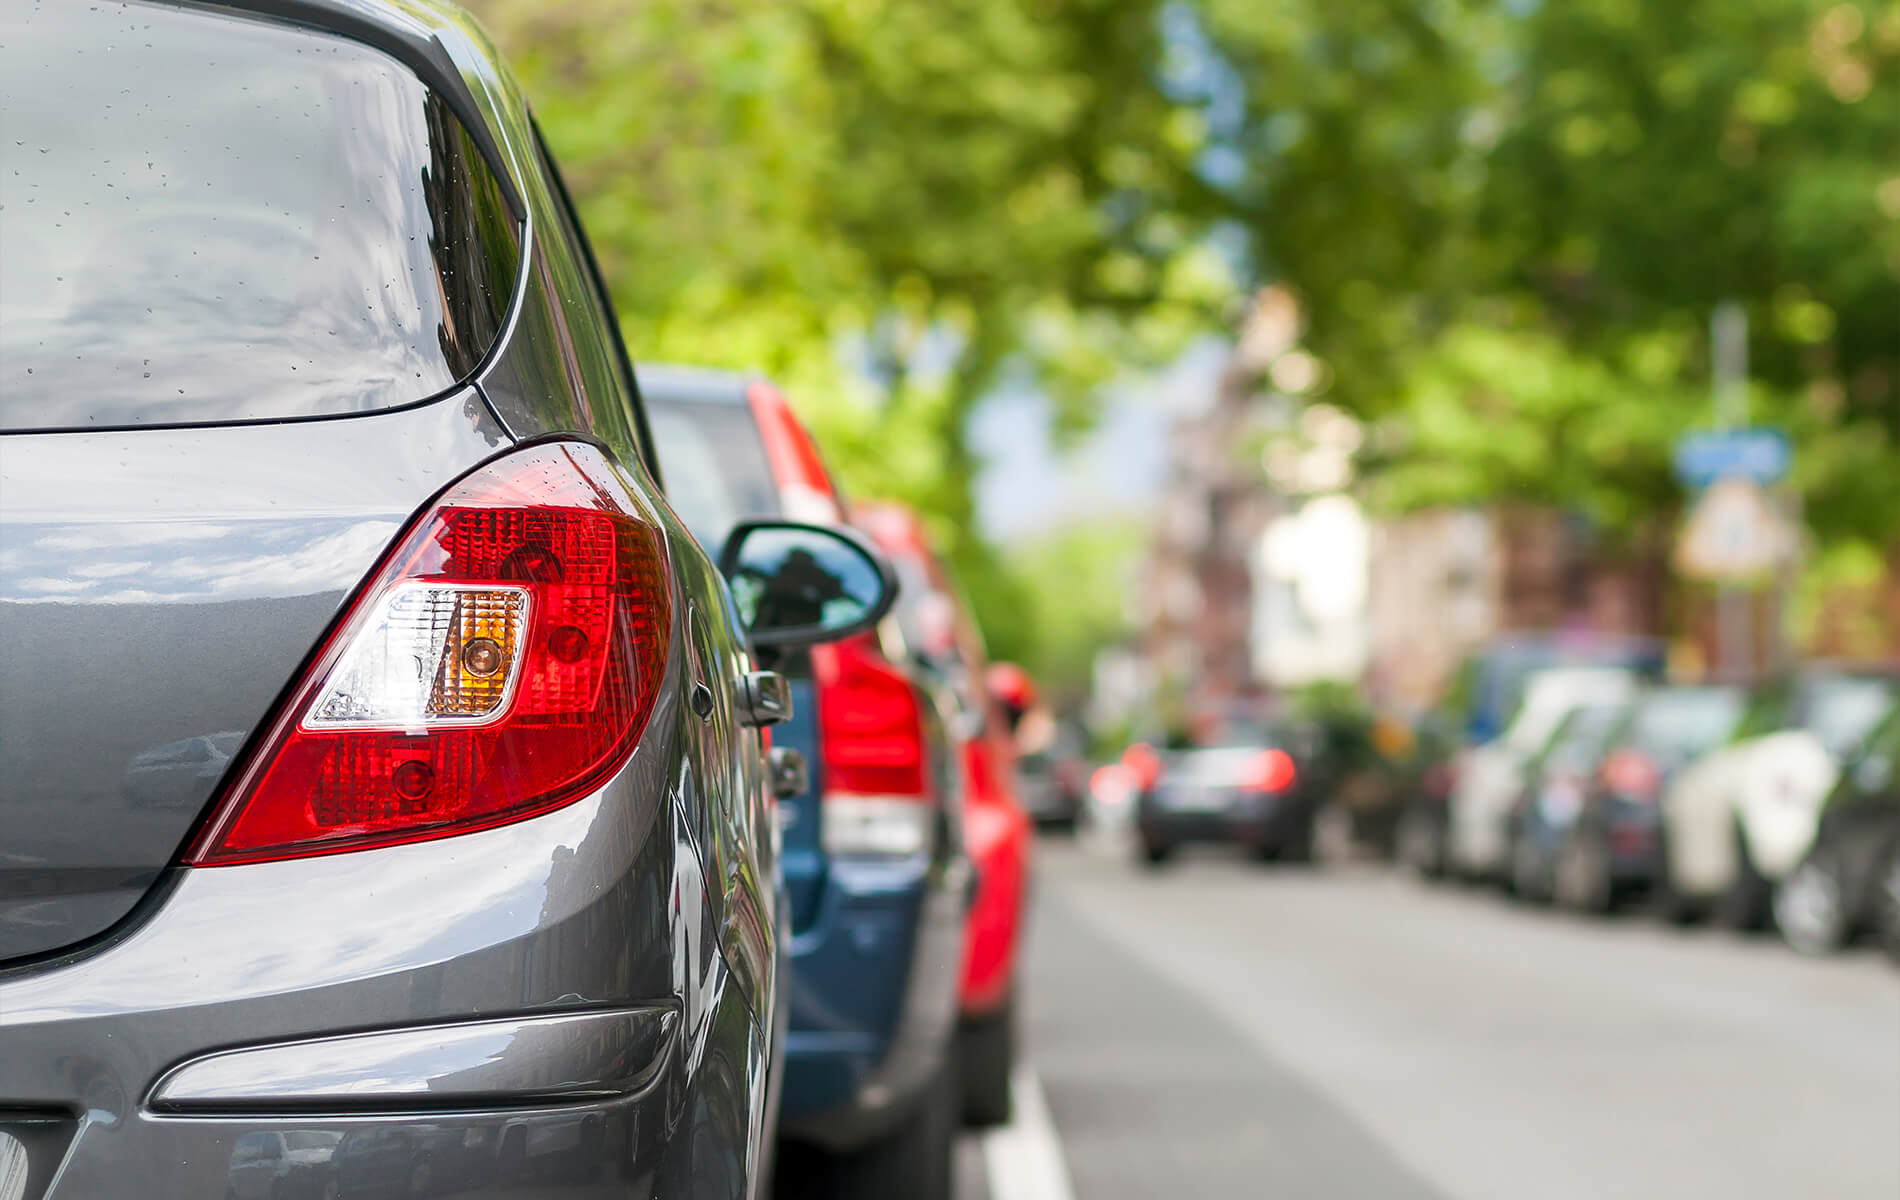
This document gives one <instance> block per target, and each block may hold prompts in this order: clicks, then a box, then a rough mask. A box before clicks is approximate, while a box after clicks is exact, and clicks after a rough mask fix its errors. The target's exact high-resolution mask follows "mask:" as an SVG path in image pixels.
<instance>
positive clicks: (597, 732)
mask: <svg viewBox="0 0 1900 1200" xmlns="http://www.w3.org/2000/svg"><path fill="white" fill-rule="evenodd" d="M671 632H672V587H671V583H670V580H669V578H668V573H667V566H666V557H665V551H664V547H663V545H662V542H661V537H660V534H659V531H658V528H657V527H656V526H655V525H654V523H653V522H652V520H651V517H650V515H649V514H648V513H647V511H646V510H645V508H644V506H642V505H641V504H640V502H639V501H638V500H637V499H636V498H635V497H634V496H633V494H632V493H631V492H629V491H628V490H627V488H626V487H625V486H624V485H623V484H622V483H621V481H620V479H619V477H618V476H617V475H616V474H615V473H614V470H613V468H612V466H611V465H610V464H609V463H608V462H607V460H606V459H605V457H604V456H602V455H601V453H600V452H599V451H598V450H596V449H594V448H593V447H591V446H587V445H584V444H579V443H554V444H546V445H540V446H533V447H530V448H528V449H525V450H521V451H519V452H517V453H514V454H511V455H508V456H507V457H505V458H502V459H500V460H498V461H496V462H494V463H492V464H490V465H489V466H487V467H484V468H482V469H481V470H479V471H477V472H476V473H475V474H473V475H471V476H469V477H468V478H466V479H464V480H463V481H462V482H460V483H458V484H456V485H455V486H454V487H452V488H450V489H449V491H448V493H447V494H446V495H444V496H443V497H442V498H441V499H440V500H438V501H437V502H436V503H435V504H434V505H433V506H432V507H431V508H430V509H429V510H428V511H427V512H426V513H424V514H423V516H422V517H421V518H419V519H418V520H417V522H416V523H415V524H414V525H413V526H412V527H411V528H410V530H409V531H408V533H407V534H405V535H404V537H403V538H402V540H401V541H400V542H399V543H398V544H397V548H396V550H395V551H394V552H393V553H392V554H391V555H389V557H388V558H387V559H386V561H385V564H384V566H383V567H382V569H381V571H380V573H379V574H378V575H377V576H376V577H375V578H374V579H373V580H372V581H371V583H370V585H369V586H368V587H367V588H366V589H365V590H364V591H363V592H362V594H361V595H359V596H358V597H357V599H356V600H355V602H354V603H353V604H352V605H351V606H350V609H349V610H348V612H347V613H346V615H345V617H344V619H343V621H342V622H341V624H340V625H339V626H338V627H337V629H336V632H335V633H334V634H333V635H332V636H331V638H330V640H329V641H328V642H327V643H326V644H325V646H324V648H323V650H322V651H321V652H320V653H319V654H318V656H317V659H316V662H315V663H314V665H313V666H312V668H311V670H310V672H309V673H308V675H307V676H306V678H305V679H304V681H303V683H302V684H301V686H300V687H299V688H298V689H297V690H296V692H295V693H294V694H293V696H292V699H291V701H290V703H289V704H288V706H287V707H286V708H285V709H284V711H283V712H282V713H281V714H280V715H279V716H278V718H277V721H276V724H275V725H274V726H273V727H272V729H271V732H270V735H269V736H268V737H267V738H266V739H265V740H264V741H263V742H262V743H261V744H260V745H259V746H258V747H257V749H256V751H255V752H254V753H253V754H252V755H251V757H250V759H249V760H248V762H247V764H246V766H245V768H244V770H243V771H242V772H241V773H240V774H239V776H238V777H237V783H236V785H235V787H234V788H233V789H232V791H231V792H230V794H229V796H228V798H227V799H226V801H225V803H224V806H223V809H222V811H221V812H220V813H219V815H218V818H217V819H216V820H215V821H214V822H213V823H212V824H211V826H210V827H209V828H208V829H207V830H206V831H205V833H204V835H203V836H202V837H201V838H200V839H199V841H198V843H197V845H196V847H195V849H194V851H193V854H192V861H194V862H196V863H199V864H202V865H212V864H221V863H238V862H256V861H261V860H266V859H279V858H294V857H300V856H304V855H310V854H325V853H331V852H335V851H340V850H353V849H360V848H363V847H367V846H374V845H388V844H392V843H396V842H408V841H417V840H421V839H425V838H434V837H443V836H447V835H449V834H455V833H464V832H468V831H471V830H474V829H479V828H485V827H488V826H492V825H499V824H502V823H505V822H508V821H514V820H520V819H522V818H524V817H528V816H533V815H535V814H537V813H541V812H546V811H548V810H549V809H553V808H558V807H559V806H561V805H563V804H566V803H569V802H571V801H573V800H576V799H579V798H580V797H581V796H584V795H586V794H587V793H588V792H590V791H591V790H593V789H594V788H595V787H597V786H598V785H599V784H600V783H602V782H604V781H605V780H606V779H607V777H608V776H610V775H611V774H612V773H613V772H614V771H616V770H618V769H619V768H620V767H621V765H622V764H624V763H625V762H626V760H627V757H628V756H629V755H630V754H631V753H632V751H633V746H634V743H635V742H636V741H637V740H638V738H639V736H640V733H641V731H642V730H643V729H644V728H645V727H646V722H647V718H648V717H649V716H650V715H651V713H652V711H653V703H654V697H655V693H656V692H657V690H658V687H659V684H660V679H661V675H662V673H663V672H664V670H665V664H666V655H667V650H668V646H669V642H670V638H671Z"/></svg>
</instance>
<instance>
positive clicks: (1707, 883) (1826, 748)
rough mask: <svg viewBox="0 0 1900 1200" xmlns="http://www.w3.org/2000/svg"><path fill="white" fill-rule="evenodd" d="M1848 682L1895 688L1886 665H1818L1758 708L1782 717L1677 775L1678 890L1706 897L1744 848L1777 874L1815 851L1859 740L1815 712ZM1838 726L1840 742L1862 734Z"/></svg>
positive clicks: (1672, 798)
mask: <svg viewBox="0 0 1900 1200" xmlns="http://www.w3.org/2000/svg"><path fill="white" fill-rule="evenodd" d="M1841 682H1846V683H1847V684H1848V685H1849V686H1856V685H1859V684H1861V683H1865V684H1867V685H1869V686H1870V687H1871V688H1873V689H1875V690H1878V689H1879V688H1881V687H1883V686H1884V687H1886V688H1888V690H1889V691H1891V689H1892V684H1891V677H1890V676H1888V675H1886V674H1884V673H1867V674H1865V675H1859V674H1855V673H1852V672H1841V671H1836V670H1834V669H1832V668H1821V669H1817V670H1816V671H1814V672H1812V673H1810V674H1809V675H1807V676H1805V677H1803V678H1801V679H1800V680H1798V681H1796V682H1795V683H1794V684H1793V686H1792V687H1787V688H1784V689H1783V690H1784V692H1785V695H1783V696H1781V697H1779V698H1771V699H1770V703H1772V704H1777V705H1779V710H1778V711H1776V712H1774V713H1771V714H1770V715H1768V716H1767V717H1756V718H1754V719H1755V720H1756V721H1757V722H1758V723H1759V722H1761V721H1763V720H1766V721H1769V722H1772V723H1776V724H1779V725H1781V726H1782V727H1780V728H1776V729H1773V730H1772V731H1769V732H1760V733H1755V734H1754V735H1753V736H1743V737H1741V738H1740V740H1738V741H1735V742H1734V743H1732V744H1730V745H1727V746H1723V747H1721V748H1719V749H1716V750H1713V751H1711V752H1710V753H1709V754H1708V755H1706V756H1704V757H1703V758H1702V759H1701V760H1699V761H1698V762H1696V763H1693V764H1691V765H1690V766H1689V767H1688V768H1686V769H1685V770H1684V771H1683V772H1682V774H1681V776H1680V777H1679V778H1677V779H1676V780H1675V781H1673V783H1672V785H1671V787H1670V788H1669V790H1668V791H1667V793H1666V794H1665V796H1664V799H1663V806H1662V812H1663V823H1664V829H1665V839H1666V842H1667V847H1668V855H1669V859H1668V869H1669V875H1670V885H1671V887H1673V888H1674V889H1675V890H1676V891H1677V892H1679V893H1681V894H1682V895H1684V896H1687V897H1692V898H1698V899H1709V898H1712V897H1714V896H1717V895H1720V894H1721V893H1723V892H1724V891H1726V890H1727V889H1728V888H1729V887H1731V886H1732V885H1733V884H1734V882H1735V880H1736V878H1737V876H1738V874H1739V873H1740V871H1741V862H1740V857H1739V855H1740V852H1741V850H1742V849H1743V848H1745V849H1746V851H1747V853H1748V856H1749V863H1750V865H1751V866H1752V867H1753V868H1754V869H1755V870H1756V871H1757V872H1759V873H1760V874H1761V876H1763V877H1764V878H1766V879H1769V880H1776V879H1780V878H1782V877H1783V876H1785V875H1786V874H1787V873H1788V872H1789V871H1791V870H1792V869H1793V868H1794V867H1795V865H1796V864H1797V863H1799V862H1800V861H1801V859H1802V858H1803V857H1804V856H1805V855H1806V854H1807V852H1808V850H1809V849H1810V847H1812V846H1813V844H1814V839H1815V834H1816V831H1817V829H1818V827H1819V822H1820V819H1821V812H1822V808H1823V805H1824V804H1825V802H1826V800H1827V798H1828V796H1829V794H1830V793H1831V792H1832V791H1833V789H1834V787H1835V784H1836V783H1837V782H1838V780H1839V778H1840V759H1841V756H1842V753H1843V751H1844V750H1846V749H1848V748H1849V747H1848V746H1847V745H1845V744H1843V745H1840V746H1836V745H1830V743H1829V737H1824V736H1823V733H1822V732H1821V731H1819V730H1817V729H1815V728H1813V727H1810V726H1809V725H1808V724H1806V722H1807V720H1808V719H1809V717H1810V716H1811V715H1812V714H1811V710H1812V709H1813V707H1814V705H1815V703H1816V701H1815V699H1814V696H1815V695H1816V694H1817V693H1819V692H1821V691H1824V690H1825V689H1827V688H1829V687H1833V686H1836V685H1838V684H1839V683H1841ZM1878 715H1879V714H1878V713H1877V712H1876V713H1874V714H1873V717H1870V718H1869V719H1868V720H1867V721H1866V724H1867V725H1868V726H1871V725H1872V723H1873V720H1874V719H1877V717H1878ZM1849 724H1850V725H1851V724H1852V723H1851V722H1850V723H1849ZM1864 732H1865V730H1864V729H1862V730H1860V733H1864ZM1828 733H1829V735H1830V736H1831V737H1832V738H1833V740H1834V741H1836V742H1842V743H1852V742H1854V741H1855V740H1857V736H1856V731H1855V730H1854V729H1853V728H1851V727H1848V728H1843V729H1839V730H1829V731H1828ZM1738 831H1739V835H1740V841H1739V842H1738V840H1737V835H1738Z"/></svg>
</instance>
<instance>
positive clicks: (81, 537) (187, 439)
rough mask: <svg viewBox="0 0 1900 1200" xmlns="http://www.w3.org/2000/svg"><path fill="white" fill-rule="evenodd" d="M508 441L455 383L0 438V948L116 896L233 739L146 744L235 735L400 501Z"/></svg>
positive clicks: (183, 826) (189, 808)
mask: <svg viewBox="0 0 1900 1200" xmlns="http://www.w3.org/2000/svg"><path fill="white" fill-rule="evenodd" d="M506 444H507V443H506V441H505V439H504V437H503V435H502V432H501V429H500V426H499V425H498V424H497V423H496V421H495V420H494V418H493V417H492V416H491V415H490V414H489V412H488V410H487V408H486V406H484V405H483V404H482V403H481V399H480V397H479V396H478V395H477V394H476V393H475V392H473V391H472V390H471V391H465V392H463V393H462V394H460V395H458V396H452V397H450V398H448V399H445V400H442V401H439V402H437V403H435V404H431V405H425V406H423V407H421V408H415V409H407V410H403V411H398V412H389V413H378V414H375V415H371V416H365V417H358V418H352V419H348V420H336V421H318V422H311V423H309V424H299V425H289V424H277V425H263V424H257V425H231V426H214V427H203V428H194V429H149V430H125V431H111V432H101V433H34V434H14V435H7V436H5V437H0V494H3V495H5V497H6V504H5V505H4V506H0V619H3V620H4V623H5V626H6V628H7V630H8V634H9V636H8V637H6V638H5V639H3V640H0V731H4V732H0V778H4V779H5V780H6V781H7V783H6V786H5V788H4V789H0V821H4V823H5V825H6V827H7V829H8V830H10V831H11V832H10V834H9V837H8V841H7V851H8V853H7V857H6V859H5V860H4V861H3V862H0V961H4V960H7V959H11V958H16V957H20V956H26V955H36V954H44V953H48V952H52V951H55V950H58V949H59V948H61V947H63V946H66V945H69V944H71V943H73V942H77V941H81V940H83V939H85V938H89V937H93V936H95V935H97V934H99V933H101V932H103V931H104V930H105V929H106V928H108V927H109V926H111V925H112V924H113V923H114V922H116V921H118V920H120V919H121V918H123V917H124V916H125V915H126V914H127V913H128V912H130V911H131V909H132V907H133V906H134V905H135V904H137V902H138V900H139V898H140V897H141V896H143V895H144V894H145V892H146V891H147V890H148V889H149V888H150V887H151V886H152V885H153V883H154V882H155V881H156V880H157V879H158V876H159V873H160V872H161V871H162V870H163V868H164V867H165V866H166V864H168V863H169V862H171V861H172V860H173V858H174V857H175V856H176V855H177V854H178V852H179V850H180V848H181V846H182V845H183V843H184V842H185V840H186V838H187V837H188V836H189V835H190V833H191V831H192V830H193V829H194V828H195V827H196V826H197V823H198V821H199V818H200V816H201V814H202V813H203V811H204V808H205V805H206V804H207V802H209V801H210V799H211V797H212V794H213V791H214V790H215V789H216V787H217V785H218V783H219V782H220V780H221V779H222V778H223V776H224V770H223V769H222V768H223V767H225V766H228V764H229V761H230V758H229V755H230V754H231V753H232V752H233V751H234V750H235V747H231V748H229V749H227V750H226V751H225V752H224V753H225V755H226V757H225V758H224V760H223V762H221V763H220V762H216V761H213V756H212V754H210V753H209V751H213V750H215V747H212V746H210V745H209V743H205V744H206V746H207V751H208V753H207V754H206V755H205V756H204V757H203V758H202V760H201V761H199V762H197V763H195V764H193V763H189V762H183V761H181V762H178V763H174V764H169V765H168V764H167V763H165V762H163V761H158V760H161V759H163V758H165V757H166V756H167V755H168V754H170V753H172V752H177V753H179V754H181V755H183V756H184V757H189V753H188V752H189V750H190V748H191V745H192V743H193V741H194V739H205V738H218V739H220V740H221V741H222V742H223V743H225V744H227V745H228V744H229V743H230V742H231V741H232V739H233V735H235V740H236V741H237V742H239V743H241V742H242V741H243V740H244V738H245V737H246V736H247V735H248V734H249V733H250V731H252V730H253V729H255V728H256V727H257V726H258V724H259V723H260V722H261V721H262V720H263V718H264V716H265V715H266V714H267V713H268V711H269V710H270V707H271V705H272V704H273V702H274V701H275V700H276V699H277V695H278V693H279V691H281V690H282V689H283V687H284V686H285V684H287V683H288V682H289V680H290V679H291V677H292V676H293V675H294V674H295V673H296V672H297V670H298V668H299V667H300V665H301V664H302V663H303V661H304V658H305V657H306V656H307V655H308V654H309V653H310V650H311V647H312V646H314V645H315V644H316V642H317V640H318V639H319V638H320V637H321V636H322V635H323V633H324V631H325V630H326V629H327V628H329V626H330V624H331V622H332V621H333V620H334V619H335V618H336V616H337V614H338V613H339V611H340V610H341V608H342V604H343V601H344V599H345V597H346V596H348V594H349V593H350V592H351V590H353V589H354V588H355V587H356V586H357V584H358V582H359V581H360V580H361V579H362V577H363V576H364V575H365V574H366V573H367V572H368V571H369V570H370V568H371V567H373V566H374V565H375V564H376V562H377V561H378V559H379V558H380V557H381V556H382V554H383V551H384V547H385V546H387V545H388V544H389V542H390V541H391V539H393V538H394V537H395V535H396V533H397V532H398V531H399V530H401V529H402V528H403V527H404V526H405V525H406V524H407V523H408V521H409V519H410V517H411V515H412V514H413V513H414V512H415V510H416V509H417V508H419V507H420V506H421V505H422V504H423V503H424V502H425V501H427V500H428V499H429V498H430V497H431V496H432V495H434V493H436V492H437V491H439V490H441V489H442V488H443V487H445V486H446V485H447V484H448V483H449V482H450V481H451V480H452V479H453V478H454V477H455V476H456V475H459V474H460V473H461V472H462V471H464V470H466V469H468V468H470V467H472V466H473V465H475V464H476V463H479V462H481V461H482V460H483V459H485V458H487V457H489V456H490V455H492V454H494V453H495V452H496V451H497V450H498V449H500V448H502V447H503V446H505V445H506ZM104 463H109V464H111V470H110V471H109V472H102V471H101V470H100V464H104ZM82 649H83V651H84V653H76V651H78V650H82ZM75 713H85V714H86V716H87V721H86V723H84V724H77V723H75V722H74V720H73V716H74V714H75ZM29 876H31V880H30V881H29V879H28V877H29ZM7 880H12V881H13V883H12V884H11V885H9V884H7V883H6V881H7Z"/></svg>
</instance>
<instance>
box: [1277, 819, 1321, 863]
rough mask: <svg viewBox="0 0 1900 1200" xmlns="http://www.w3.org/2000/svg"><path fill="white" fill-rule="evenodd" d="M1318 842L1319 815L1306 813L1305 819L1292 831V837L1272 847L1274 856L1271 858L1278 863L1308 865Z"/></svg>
mask: <svg viewBox="0 0 1900 1200" xmlns="http://www.w3.org/2000/svg"><path fill="white" fill-rule="evenodd" d="M1318 840H1319V814H1318V813H1316V812H1313V813H1308V814H1306V818H1305V819H1304V820H1302V821H1301V822H1300V823H1299V825H1298V827H1296V828H1295V829H1294V830H1293V836H1292V837H1290V838H1288V839H1287V840H1286V841H1285V842H1283V843H1281V844H1280V845H1278V846H1276V847H1274V850H1275V854H1274V856H1273V857H1274V858H1275V859H1276V860H1278V861H1280V862H1288V863H1310V862H1312V861H1313V859H1314V857H1315V855H1314V847H1315V845H1316V844H1317V842H1318Z"/></svg>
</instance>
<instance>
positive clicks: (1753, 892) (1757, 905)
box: [1715, 822, 1774, 931]
mask: <svg viewBox="0 0 1900 1200" xmlns="http://www.w3.org/2000/svg"><path fill="white" fill-rule="evenodd" d="M1732 836H1733V837H1734V839H1735V878H1734V879H1733V880H1732V881H1731V882H1730V883H1729V885H1728V891H1726V892H1724V893H1722V899H1721V902H1720V903H1719V904H1717V905H1716V910H1715V916H1716V920H1718V921H1720V922H1721V923H1722V924H1723V925H1724V926H1726V927H1727V928H1729V929H1736V930H1744V931H1748V930H1756V929H1764V928H1766V927H1767V925H1768V917H1769V912H1770V908H1771V907H1772V905H1773V902H1774V885H1773V884H1771V883H1769V882H1768V878H1767V876H1765V875H1763V874H1762V873H1761V871H1760V869H1758V868H1757V867H1756V866H1755V858H1754V855H1752V854H1750V853H1749V852H1748V838H1747V837H1745V836H1744V835H1743V834H1742V827H1741V824H1740V823H1739V822H1738V823H1737V824H1736V826H1735V829H1734V832H1733V835H1732Z"/></svg>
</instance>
